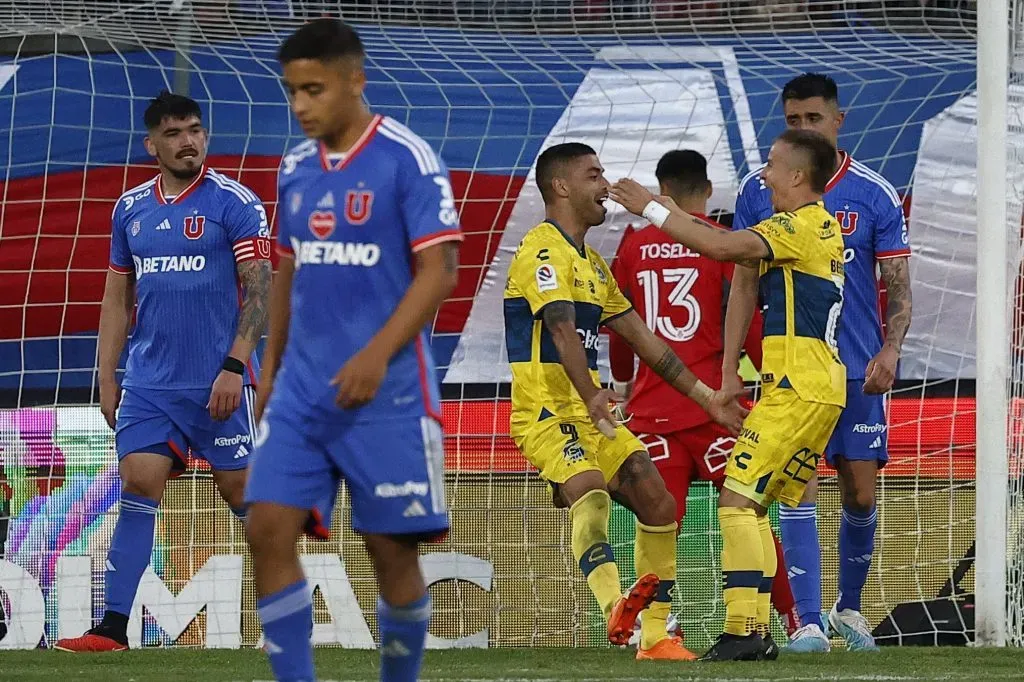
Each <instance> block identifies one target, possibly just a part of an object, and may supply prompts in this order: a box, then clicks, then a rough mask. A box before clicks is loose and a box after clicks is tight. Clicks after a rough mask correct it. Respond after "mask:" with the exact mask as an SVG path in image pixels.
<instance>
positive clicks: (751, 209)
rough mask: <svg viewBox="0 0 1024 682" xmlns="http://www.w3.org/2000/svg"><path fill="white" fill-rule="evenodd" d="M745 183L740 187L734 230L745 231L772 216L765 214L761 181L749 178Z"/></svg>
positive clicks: (733, 220)
mask: <svg viewBox="0 0 1024 682" xmlns="http://www.w3.org/2000/svg"><path fill="white" fill-rule="evenodd" d="M744 180H745V182H744V183H743V184H742V185H741V186H740V193H739V196H737V197H736V211H735V212H734V213H733V217H732V229H734V230H745V229H747V228H748V227H753V226H754V225H757V224H758V223H759V222H761V221H762V220H764V219H766V218H768V217H769V216H770V215H771V212H770V211H769V212H768V214H767V215H762V213H764V207H763V206H760V204H762V203H763V197H762V190H761V180H760V179H759V178H758V177H751V176H747V177H746V178H744Z"/></svg>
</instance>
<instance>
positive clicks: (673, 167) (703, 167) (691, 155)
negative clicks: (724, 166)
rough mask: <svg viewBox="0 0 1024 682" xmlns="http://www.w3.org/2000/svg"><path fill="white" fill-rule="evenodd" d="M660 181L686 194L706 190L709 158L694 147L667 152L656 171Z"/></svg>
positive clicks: (676, 191)
mask: <svg viewBox="0 0 1024 682" xmlns="http://www.w3.org/2000/svg"><path fill="white" fill-rule="evenodd" d="M654 176H655V177H656V178H658V182H659V183H661V184H662V185H664V186H666V187H668V188H669V189H670V190H672V192H674V193H678V194H681V195H684V196H689V195H691V194H697V193H699V192H704V191H706V190H707V187H708V160H707V159H705V158H704V155H703V154H701V153H700V152H698V151H694V150H693V149H674V150H672V151H670V152H666V153H665V155H664V156H662V157H661V159H660V160H659V161H658V167H657V168H656V169H655V171H654Z"/></svg>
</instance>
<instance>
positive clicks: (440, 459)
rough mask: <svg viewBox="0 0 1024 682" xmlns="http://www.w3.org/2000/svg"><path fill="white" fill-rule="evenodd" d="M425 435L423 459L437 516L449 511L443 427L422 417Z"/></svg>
mask: <svg viewBox="0 0 1024 682" xmlns="http://www.w3.org/2000/svg"><path fill="white" fill-rule="evenodd" d="M420 433H421V434H422V435H423V457H424V458H425V459H426V463H427V483H428V484H429V485H430V506H431V509H432V510H433V512H434V513H435V514H443V513H444V512H445V511H447V509H448V508H447V503H446V502H445V490H444V443H443V441H442V437H443V436H442V434H441V425H440V424H438V423H437V421H435V420H434V419H432V418H430V417H420Z"/></svg>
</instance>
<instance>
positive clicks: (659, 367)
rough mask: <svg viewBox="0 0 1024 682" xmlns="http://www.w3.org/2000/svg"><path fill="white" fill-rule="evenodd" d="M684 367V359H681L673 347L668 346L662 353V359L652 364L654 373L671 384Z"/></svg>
mask: <svg viewBox="0 0 1024 682" xmlns="http://www.w3.org/2000/svg"><path fill="white" fill-rule="evenodd" d="M683 367H684V365H683V361H682V360H680V359H679V357H678V356H677V355H676V354H675V351H673V350H672V349H671V348H666V349H665V352H664V353H662V355H661V359H660V360H658V361H657V362H656V363H654V364H653V365H651V369H653V370H654V373H655V374H657V375H658V376H660V377H661V378H662V379H664V380H665V381H667V382H668V383H670V384H671V383H672V382H673V381H675V380H676V378H677V377H678V376H679V374H680V373H681V372H682V371H683Z"/></svg>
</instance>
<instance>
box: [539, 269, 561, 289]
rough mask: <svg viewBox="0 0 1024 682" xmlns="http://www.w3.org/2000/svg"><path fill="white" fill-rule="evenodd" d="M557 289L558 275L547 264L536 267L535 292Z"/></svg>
mask: <svg viewBox="0 0 1024 682" xmlns="http://www.w3.org/2000/svg"><path fill="white" fill-rule="evenodd" d="M557 288H558V275H557V274H555V268H554V267H552V266H551V265H550V264H549V263H544V264H543V265H538V266H537V291H551V290H553V289H557Z"/></svg>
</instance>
